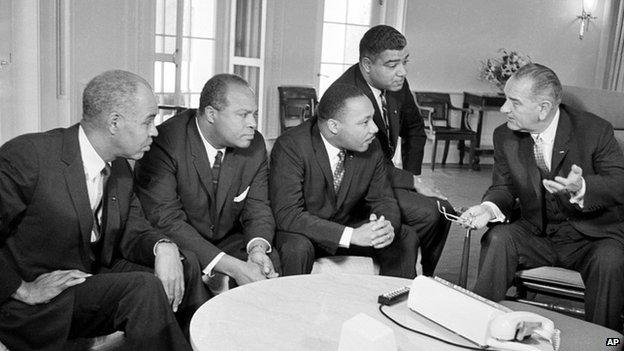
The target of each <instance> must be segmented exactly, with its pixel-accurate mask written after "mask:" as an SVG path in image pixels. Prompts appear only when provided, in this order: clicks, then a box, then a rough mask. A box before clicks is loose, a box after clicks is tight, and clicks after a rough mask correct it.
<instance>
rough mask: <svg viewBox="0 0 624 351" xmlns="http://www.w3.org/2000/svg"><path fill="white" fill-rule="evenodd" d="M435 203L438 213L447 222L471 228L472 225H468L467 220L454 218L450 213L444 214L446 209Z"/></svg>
mask: <svg viewBox="0 0 624 351" xmlns="http://www.w3.org/2000/svg"><path fill="white" fill-rule="evenodd" d="M436 202H437V203H438V212H440V213H441V214H442V215H443V216H444V218H446V219H447V220H448V221H450V222H454V223H457V224H461V225H463V226H467V227H472V224H471V223H470V221H469V220H467V219H465V218H461V217H459V216H456V215H454V214H452V213H448V212H446V208H445V207H444V206H442V205H441V204H440V201H436Z"/></svg>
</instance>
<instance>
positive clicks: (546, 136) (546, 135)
mask: <svg viewBox="0 0 624 351" xmlns="http://www.w3.org/2000/svg"><path fill="white" fill-rule="evenodd" d="M559 115H560V112H559V108H557V112H555V117H554V118H553V119H552V121H550V124H549V125H548V127H546V129H544V131H543V132H541V133H536V134H534V133H531V137H533V140H536V139H537V138H538V137H539V138H540V139H542V141H543V142H545V143H548V144H553V143H554V142H555V137H556V136H557V126H558V125H559Z"/></svg>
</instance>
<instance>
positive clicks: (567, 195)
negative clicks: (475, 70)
mask: <svg viewBox="0 0 624 351" xmlns="http://www.w3.org/2000/svg"><path fill="white" fill-rule="evenodd" d="M505 95H506V97H507V100H506V101H505V104H504V105H503V106H502V107H501V112H503V113H504V114H506V115H507V123H506V124H504V125H501V126H500V127H498V128H497V129H496V130H495V131H494V152H495V155H494V159H495V164H494V170H493V182H492V186H490V188H489V189H488V191H487V192H486V193H485V195H484V197H483V203H482V204H480V205H477V206H473V207H471V208H470V209H468V210H467V211H466V212H465V213H464V214H463V215H462V217H463V218H464V219H465V220H467V221H468V222H469V223H471V224H472V225H473V226H474V227H476V228H482V227H484V226H485V225H486V224H487V223H489V222H505V224H500V225H497V226H495V227H493V228H492V229H490V230H489V231H488V232H487V233H486V234H485V235H484V236H483V238H482V240H481V245H482V247H481V257H480V260H479V276H478V278H477V282H476V285H475V287H474V291H475V292H476V293H477V294H480V295H482V296H484V297H486V298H488V299H491V300H501V299H503V298H504V297H505V293H506V291H507V288H509V286H510V285H511V284H512V280H513V278H514V273H515V272H516V270H518V269H526V268H532V267H538V266H560V267H564V268H568V269H573V270H577V271H579V272H580V273H581V276H582V277H583V281H584V283H585V287H586V290H585V312H586V314H585V315H586V319H587V320H588V321H591V322H594V323H598V324H601V325H604V326H607V327H609V328H612V329H616V330H618V331H619V330H622V323H621V321H620V315H621V313H622V307H623V306H624V222H623V218H624V216H623V214H624V205H623V204H624V157H623V156H622V151H621V150H620V148H619V146H618V143H617V141H616V139H615V137H614V135H613V128H612V126H611V125H610V124H609V123H608V122H606V121H605V120H603V119H601V118H599V117H597V116H595V115H593V114H591V113H588V112H583V111H578V110H574V109H571V108H568V107H566V106H564V105H560V102H561V95H562V89H561V83H560V82H559V79H558V78H557V76H556V74H555V73H554V72H553V71H552V70H550V69H549V68H547V67H545V66H542V65H539V64H529V65H527V66H524V67H522V68H520V69H519V70H518V71H517V72H516V73H515V75H514V76H513V77H512V78H511V79H509V81H508V82H507V84H506V86H505ZM516 199H519V204H520V218H519V219H518V220H515V221H513V222H511V223H507V222H508V218H510V215H511V211H512V208H513V207H514V205H515V203H516Z"/></svg>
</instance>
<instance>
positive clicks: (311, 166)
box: [270, 84, 418, 278]
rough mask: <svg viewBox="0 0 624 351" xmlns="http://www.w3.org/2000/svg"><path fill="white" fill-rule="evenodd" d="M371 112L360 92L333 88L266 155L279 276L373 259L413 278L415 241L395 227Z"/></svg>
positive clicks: (384, 270)
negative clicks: (322, 263)
mask: <svg viewBox="0 0 624 351" xmlns="http://www.w3.org/2000/svg"><path fill="white" fill-rule="evenodd" d="M373 113H374V112H373V106H372V104H371V103H370V101H369V100H368V98H367V97H366V96H364V94H363V93H362V91H361V90H360V89H359V88H356V87H354V86H350V85H340V84H334V85H332V86H331V87H330V88H329V89H327V91H326V92H325V94H324V95H323V98H322V99H321V102H320V103H319V106H318V118H312V119H310V120H309V121H306V122H305V123H303V124H302V125H300V126H298V127H296V128H293V129H292V130H289V131H288V132H286V133H284V134H282V135H281V136H280V137H279V138H278V139H277V141H276V142H275V146H274V147H273V151H272V153H271V176H270V189H271V206H272V208H273V213H274V214H275V219H276V221H277V227H278V232H277V236H276V246H277V247H278V249H279V251H280V256H281V258H282V270H283V272H284V274H285V275H292V274H307V273H310V272H311V271H312V265H313V263H314V259H315V258H316V257H321V256H331V255H339V254H356V255H358V254H359V255H362V254H363V255H368V256H373V257H376V258H377V260H378V261H379V264H380V267H381V272H380V273H381V274H382V275H391V276H397V277H405V278H414V277H415V276H416V268H415V267H416V250H417V248H418V245H417V243H418V238H417V236H416V233H414V232H413V231H412V230H411V229H409V228H406V227H405V226H401V215H400V213H399V208H398V206H397V203H396V200H395V199H394V196H393V194H392V188H391V187H390V179H389V178H388V176H387V173H386V172H387V166H386V161H385V159H384V156H383V152H382V150H381V147H380V145H379V142H378V141H377V140H376V139H375V133H376V132H377V126H376V125H375V123H374V122H373Z"/></svg>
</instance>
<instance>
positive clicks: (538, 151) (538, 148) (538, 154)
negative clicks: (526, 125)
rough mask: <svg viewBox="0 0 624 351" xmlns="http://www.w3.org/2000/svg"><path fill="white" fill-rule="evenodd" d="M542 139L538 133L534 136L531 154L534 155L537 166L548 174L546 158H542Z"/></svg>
mask: <svg viewBox="0 0 624 351" xmlns="http://www.w3.org/2000/svg"><path fill="white" fill-rule="evenodd" d="M543 142H544V140H543V139H542V138H541V137H540V136H539V135H538V136H537V138H535V142H534V143H533V156H534V157H535V163H536V164H537V168H539V169H540V171H541V172H542V173H544V174H548V173H549V172H550V170H549V169H548V166H547V165H546V160H544V148H543V147H542V143H543Z"/></svg>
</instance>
